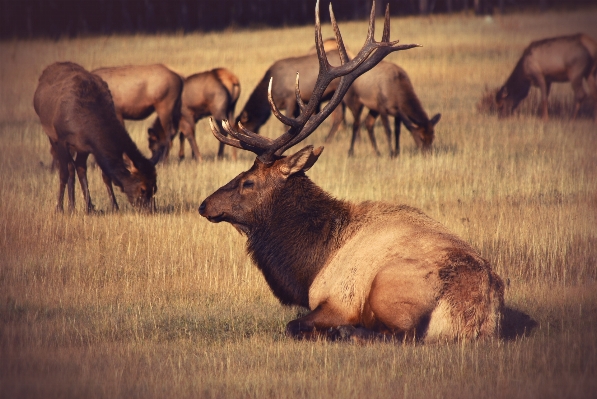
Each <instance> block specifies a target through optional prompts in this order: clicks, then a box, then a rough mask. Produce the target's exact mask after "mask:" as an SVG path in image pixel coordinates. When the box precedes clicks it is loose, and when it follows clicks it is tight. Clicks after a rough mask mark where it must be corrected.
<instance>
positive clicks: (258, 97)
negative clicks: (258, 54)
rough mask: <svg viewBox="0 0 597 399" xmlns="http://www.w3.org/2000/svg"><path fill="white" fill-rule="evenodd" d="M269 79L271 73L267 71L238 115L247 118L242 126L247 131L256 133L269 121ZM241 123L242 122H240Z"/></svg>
mask: <svg viewBox="0 0 597 399" xmlns="http://www.w3.org/2000/svg"><path fill="white" fill-rule="evenodd" d="M270 77H271V71H270V70H268V71H267V72H266V73H265V76H263V79H261V81H260V82H259V84H258V85H257V87H255V90H253V92H252V93H251V95H250V96H249V99H248V100H247V102H246V104H245V106H244V108H243V110H242V111H241V113H240V114H239V115H243V114H245V115H246V117H247V118H248V122H245V123H243V125H244V126H245V127H246V128H248V129H249V130H252V131H254V132H255V133H258V130H259V128H260V127H261V125H263V124H264V123H265V122H267V120H268V119H269V117H270V115H271V109H270V105H269V102H268V100H267V90H268V86H269V80H270ZM239 120H240V116H239V117H238V118H237V122H238V121H239ZM241 123H242V121H241Z"/></svg>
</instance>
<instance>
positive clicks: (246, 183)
mask: <svg viewBox="0 0 597 399" xmlns="http://www.w3.org/2000/svg"><path fill="white" fill-rule="evenodd" d="M254 185H255V183H254V182H253V180H245V181H244V182H243V188H253V186H254Z"/></svg>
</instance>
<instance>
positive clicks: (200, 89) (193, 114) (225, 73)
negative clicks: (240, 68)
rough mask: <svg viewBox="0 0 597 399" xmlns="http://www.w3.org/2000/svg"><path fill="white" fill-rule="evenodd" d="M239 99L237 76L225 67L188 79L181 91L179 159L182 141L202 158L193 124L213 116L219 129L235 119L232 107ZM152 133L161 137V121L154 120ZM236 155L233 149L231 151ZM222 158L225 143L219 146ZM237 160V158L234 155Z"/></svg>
mask: <svg viewBox="0 0 597 399" xmlns="http://www.w3.org/2000/svg"><path fill="white" fill-rule="evenodd" d="M239 96H240V82H239V80H238V78H237V77H236V75H234V74H233V73H232V72H230V71H229V70H227V69H225V68H216V69H212V70H210V71H205V72H200V73H196V74H194V75H191V76H189V77H187V78H186V79H185V81H184V88H183V89H182V111H181V113H182V117H181V119H180V124H179V130H180V150H179V153H178V156H179V158H180V159H183V158H184V139H185V138H186V139H187V140H189V143H190V144H191V149H192V151H193V158H194V159H198V160H200V159H201V154H200V153H199V147H198V146H197V141H196V140H195V123H197V121H198V120H199V119H201V118H205V117H206V116H210V115H211V116H213V118H214V119H215V120H216V123H217V124H218V126H219V127H220V128H221V126H222V121H223V120H224V119H226V120H232V119H234V108H235V107H236V101H237V100H238V97H239ZM152 128H153V131H154V133H157V136H158V137H161V136H162V135H163V128H162V124H161V123H160V118H159V116H158V118H156V120H155V122H154V124H153V127H152ZM234 153H235V154H236V148H235V149H234ZM223 156H224V143H220V148H219V149H218V158H222V157H223ZM234 157H235V158H236V156H235V155H234Z"/></svg>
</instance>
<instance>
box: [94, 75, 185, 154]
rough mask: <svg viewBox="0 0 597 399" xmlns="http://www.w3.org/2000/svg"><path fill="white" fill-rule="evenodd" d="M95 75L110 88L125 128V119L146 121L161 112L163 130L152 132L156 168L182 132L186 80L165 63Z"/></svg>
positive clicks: (151, 138)
mask: <svg viewBox="0 0 597 399" xmlns="http://www.w3.org/2000/svg"><path fill="white" fill-rule="evenodd" d="M92 73H95V74H96V75H98V76H100V77H101V78H102V79H103V80H104V81H105V82H106V83H107V84H108V87H110V92H111V93H112V98H113V99H114V106H115V107H116V115H117V116H118V119H119V120H120V122H121V123H122V124H123V125H124V119H130V120H142V119H145V118H147V117H148V116H149V115H151V114H152V113H153V112H154V111H155V112H156V113H157V115H158V118H159V121H160V123H161V129H160V130H159V131H155V130H154V129H152V128H150V129H149V130H148V136H149V137H148V139H149V149H150V150H151V154H152V156H151V162H153V164H154V165H155V164H157V163H158V162H159V161H160V160H162V159H165V158H167V157H168V154H169V152H170V147H171V145H172V144H171V143H172V139H173V138H174V136H176V133H177V132H178V123H179V121H180V116H181V110H180V107H181V103H182V101H181V95H182V88H183V78H182V77H180V76H179V75H178V74H177V73H175V72H173V71H171V70H170V69H168V68H166V67H165V66H164V65H162V64H154V65H126V66H118V67H111V68H100V69H96V70H94V71H92ZM165 132H167V134H166V133H165Z"/></svg>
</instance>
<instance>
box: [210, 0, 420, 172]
mask: <svg viewBox="0 0 597 399" xmlns="http://www.w3.org/2000/svg"><path fill="white" fill-rule="evenodd" d="M389 10H390V8H389V5H388V6H387V7H386V15H385V22H384V32H383V37H382V41H381V42H376V41H375V39H374V34H375V1H374V2H373V5H372V7H371V15H370V17H369V30H368V32H367V39H366V40H365V44H364V45H363V47H362V48H361V50H360V51H359V53H358V54H357V55H356V57H354V58H353V59H352V60H351V61H348V55H347V53H346V48H345V47H344V42H343V41H342V35H341V34H340V29H339V28H338V24H337V23H336V18H335V16H334V12H333V10H332V4H331V3H330V19H331V21H332V26H333V29H334V32H335V34H336V42H337V43H338V51H339V53H340V66H338V67H332V66H331V65H330V63H329V62H328V59H327V56H326V54H325V50H324V48H323V38H322V35H321V23H320V20H319V0H317V4H316V6H315V43H316V45H317V57H318V59H319V74H318V76H317V81H316V83H315V88H314V89H313V94H312V95H311V98H310V99H309V102H308V103H307V104H305V103H304V102H303V101H302V100H301V95H300V89H299V76H298V73H297V76H296V99H297V102H298V104H299V107H300V111H301V113H300V115H299V116H298V118H296V119H294V118H289V117H287V116H285V115H283V114H282V113H281V112H280V110H279V109H278V107H277V106H276V104H275V103H274V101H273V98H272V80H271V79H270V82H269V89H268V100H269V103H270V106H271V108H272V112H273V114H274V115H276V117H277V118H278V119H279V120H280V121H281V122H282V123H284V124H285V125H287V126H289V128H288V130H286V132H285V133H284V134H283V135H281V136H280V137H278V138H277V139H275V140H272V139H269V138H267V137H264V136H260V135H258V134H256V133H253V132H251V131H249V130H247V129H245V128H244V127H243V125H242V124H241V123H239V124H238V126H239V129H240V130H236V129H234V128H233V127H232V126H231V125H230V123H229V122H228V121H223V124H222V125H223V127H224V129H225V130H226V131H227V132H228V134H229V135H230V136H224V135H223V134H222V133H220V131H219V130H218V129H217V127H216V126H215V124H214V122H213V120H212V119H210V125H211V129H212V132H213V134H214V135H215V136H216V138H217V139H218V140H220V141H221V142H223V143H225V144H228V145H231V146H233V147H237V148H242V149H246V150H249V151H252V152H254V153H255V154H257V157H258V158H259V159H260V160H261V161H262V162H264V163H271V162H273V161H275V160H276V159H279V158H280V157H281V156H282V154H283V153H284V151H286V150H287V149H288V148H290V147H292V146H293V145H295V144H297V143H299V142H301V141H302V140H304V139H305V138H307V137H308V136H309V135H310V134H311V133H313V131H315V129H316V128H317V127H318V126H319V125H320V124H321V123H322V122H323V121H324V120H325V119H326V118H327V117H328V116H329V115H330V114H331V113H332V111H333V110H334V109H335V108H336V107H337V106H338V104H340V101H342V98H343V97H344V94H346V92H347V91H348V89H349V88H350V85H351V84H352V82H354V80H355V79H356V78H358V77H359V76H360V75H362V74H363V73H365V72H367V71H368V70H370V69H371V68H373V67H374V66H375V65H377V64H378V63H379V62H380V61H381V60H382V59H383V58H384V57H385V56H387V55H388V54H390V53H392V52H394V51H399V50H407V49H410V48H413V47H420V45H419V44H403V45H397V44H398V40H396V41H393V42H389V32H390V11H389ZM336 78H340V82H339V84H338V88H337V89H336V91H335V92H334V95H333V96H332V98H331V99H330V101H329V102H328V104H327V105H326V106H325V107H324V108H323V109H322V110H321V112H319V113H315V110H316V109H317V107H318V105H319V103H320V102H321V98H322V97H323V93H324V91H325V89H326V88H327V87H328V85H329V84H330V83H331V82H332V81H333V80H334V79H336Z"/></svg>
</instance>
